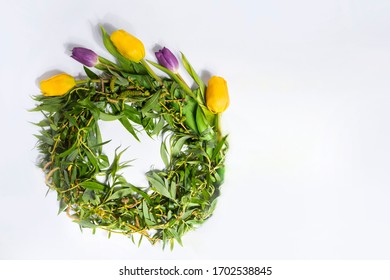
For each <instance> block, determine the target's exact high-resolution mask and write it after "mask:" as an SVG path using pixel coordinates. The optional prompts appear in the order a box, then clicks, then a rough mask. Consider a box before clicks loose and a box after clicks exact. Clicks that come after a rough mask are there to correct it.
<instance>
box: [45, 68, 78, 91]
mask: <svg viewBox="0 0 390 280" xmlns="http://www.w3.org/2000/svg"><path fill="white" fill-rule="evenodd" d="M75 86H76V81H75V79H74V77H72V76H70V75H68V74H64V73H63V74H59V75H55V76H53V77H51V78H49V79H47V80H43V81H41V82H40V88H41V91H42V94H43V95H45V96H61V95H64V94H65V93H67V92H68V91H69V90H71V89H72V88H74V87H75Z"/></svg>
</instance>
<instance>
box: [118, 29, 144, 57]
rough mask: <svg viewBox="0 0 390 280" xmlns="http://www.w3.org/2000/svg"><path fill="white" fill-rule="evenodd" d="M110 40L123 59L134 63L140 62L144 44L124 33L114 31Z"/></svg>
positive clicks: (122, 31)
mask: <svg viewBox="0 0 390 280" xmlns="http://www.w3.org/2000/svg"><path fill="white" fill-rule="evenodd" d="M110 39H111V41H112V43H113V44H114V46H115V47H116V49H117V50H118V52H119V53H120V54H121V55H123V56H124V57H125V58H127V59H129V60H131V61H134V62H140V61H141V60H142V59H143V58H144V57H145V47H144V44H143V43H142V42H141V41H140V40H139V39H137V38H136V37H134V36H133V35H131V34H129V33H127V32H126V31H124V30H117V31H114V32H113V33H112V34H111V36H110Z"/></svg>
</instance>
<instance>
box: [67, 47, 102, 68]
mask: <svg viewBox="0 0 390 280" xmlns="http://www.w3.org/2000/svg"><path fill="white" fill-rule="evenodd" d="M71 57H73V58H74V59H75V60H77V61H78V62H80V63H82V64H84V65H85V66H88V67H94V66H95V65H96V64H98V62H99V56H98V55H97V54H96V53H95V52H94V51H92V50H90V49H86V48H80V47H77V48H73V50H72V55H71Z"/></svg>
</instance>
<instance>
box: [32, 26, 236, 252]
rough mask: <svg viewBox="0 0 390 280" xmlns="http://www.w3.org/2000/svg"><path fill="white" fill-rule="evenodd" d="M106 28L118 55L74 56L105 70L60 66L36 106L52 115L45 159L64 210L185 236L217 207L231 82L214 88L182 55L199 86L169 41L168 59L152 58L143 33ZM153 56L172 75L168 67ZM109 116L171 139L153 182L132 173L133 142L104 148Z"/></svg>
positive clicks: (90, 221)
mask: <svg viewBox="0 0 390 280" xmlns="http://www.w3.org/2000/svg"><path fill="white" fill-rule="evenodd" d="M101 30H102V37H103V42H104V45H105V47H106V49H107V50H108V51H109V52H110V53H111V54H112V55H113V56H114V57H115V59H116V61H117V62H116V63H114V62H111V61H109V60H107V59H105V58H103V57H100V56H98V55H97V54H96V53H95V52H93V51H92V50H89V49H86V48H74V49H73V51H72V57H73V58H74V59H76V60H78V61H79V62H81V63H83V64H84V65H85V66H88V67H95V68H96V69H98V70H99V73H98V74H96V73H95V72H94V71H92V70H91V69H90V68H87V67H85V66H84V70H85V73H86V79H84V80H76V79H75V78H74V77H72V76H70V75H68V74H59V75H56V76H53V77H51V78H50V79H48V80H44V81H42V82H41V84H40V88H41V92H42V94H41V95H38V96H35V97H34V99H35V100H36V102H37V103H38V104H37V106H36V107H35V108H34V109H33V111H40V112H42V113H43V115H44V118H43V120H42V121H40V122H39V123H38V124H37V125H38V126H39V127H40V128H41V129H40V131H39V134H38V135H36V136H37V138H38V144H37V148H38V150H39V152H40V156H39V161H38V165H39V166H40V167H41V168H42V169H43V171H44V172H45V174H46V184H47V186H48V187H49V189H51V190H55V191H56V192H57V195H58V200H59V205H60V206H59V213H61V212H66V213H67V215H68V216H69V217H71V218H72V219H73V221H74V222H76V223H78V224H79V225H80V228H81V229H82V228H91V229H93V232H95V230H96V229H97V228H100V229H104V230H106V231H108V232H109V236H110V235H111V233H120V234H123V235H125V236H128V237H131V238H132V240H133V242H134V234H135V233H138V234H140V239H139V242H141V240H142V239H143V238H147V239H148V240H149V241H150V242H151V243H152V244H154V243H156V242H158V241H160V240H161V241H162V242H163V246H165V245H166V244H167V243H169V244H170V245H171V247H173V245H174V240H176V241H177V242H178V243H179V244H182V241H181V237H182V236H183V234H185V233H186V232H187V231H189V230H191V229H194V228H196V227H197V226H199V225H200V224H202V223H203V222H204V221H205V220H207V219H208V218H209V217H210V216H211V215H212V213H213V211H214V209H215V206H216V201H217V200H216V198H217V197H218V195H219V193H220V186H221V184H222V183H223V178H224V170H225V167H224V161H225V155H226V151H227V148H228V142H227V138H226V136H223V135H222V133H221V130H220V122H219V120H220V115H221V113H222V112H223V111H224V110H225V109H226V108H227V106H228V105H229V96H228V91H227V86H226V81H225V80H224V79H223V78H221V77H217V76H214V77H212V78H211V79H210V80H209V82H208V86H207V87H206V85H205V84H204V82H203V81H202V80H201V79H200V77H199V76H198V75H197V74H196V72H195V70H194V69H193V68H192V66H191V65H190V63H189V62H188V60H187V59H186V57H185V56H184V55H182V63H183V66H184V68H185V69H186V70H187V72H188V73H189V75H190V76H191V77H192V78H193V79H194V81H195V83H196V84H197V87H196V89H194V90H191V89H190V88H189V87H188V85H187V84H186V83H185V82H184V80H183V79H182V77H181V76H180V75H179V74H178V67H179V64H178V61H177V58H176V57H175V56H174V55H173V54H172V52H171V51H170V50H169V49H167V48H163V49H162V50H160V51H159V52H157V53H156V57H157V60H158V62H159V63H154V62H152V61H145V59H144V56H145V49H144V46H143V44H142V42H141V41H140V40H138V39H137V38H135V37H134V36H132V35H130V34H129V33H127V32H126V31H124V30H117V31H115V32H113V33H112V34H111V36H109V35H108V34H107V32H106V31H105V30H104V29H103V28H101ZM149 64H150V65H153V66H154V67H156V68H158V69H159V70H161V71H163V72H165V73H166V74H167V75H163V76H158V75H157V74H156V73H155V72H154V71H153V70H152V69H151V67H150V66H149ZM101 121H104V122H106V121H119V122H120V123H121V124H122V125H123V127H124V128H125V129H127V131H128V132H129V133H130V134H131V135H132V136H133V137H134V139H136V140H139V138H138V133H140V132H142V131H144V132H146V133H147V134H148V135H149V136H150V137H159V138H160V139H161V149H160V154H161V158H162V160H163V162H164V164H165V168H164V169H162V170H156V169H153V170H150V171H148V172H147V173H146V178H147V180H148V186H145V187H138V186H135V185H133V184H131V183H130V182H128V181H127V180H126V179H125V178H124V176H123V175H122V173H121V170H122V169H124V168H126V167H127V166H128V162H121V160H120V158H121V155H122V154H123V152H124V150H122V151H119V149H117V150H116V153H115V156H114V158H113V159H111V160H110V159H109V158H108V156H107V155H106V154H105V153H104V151H103V146H104V145H105V144H106V143H107V142H109V141H105V140H103V139H102V136H101V133H100V129H99V123H100V122H101Z"/></svg>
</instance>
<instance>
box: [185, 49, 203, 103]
mask: <svg viewBox="0 0 390 280" xmlns="http://www.w3.org/2000/svg"><path fill="white" fill-rule="evenodd" d="M181 57H182V61H183V66H184V68H185V69H186V70H187V72H188V74H190V76H191V77H192V78H193V79H194V81H195V82H196V83H197V84H198V86H199V89H200V92H201V94H202V96H204V93H205V91H206V85H205V84H204V82H203V81H202V79H201V78H200V77H199V75H198V74H197V73H196V72H195V70H194V68H193V67H192V66H191V64H190V63H189V62H188V60H187V58H186V57H185V55H184V54H183V53H181Z"/></svg>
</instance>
